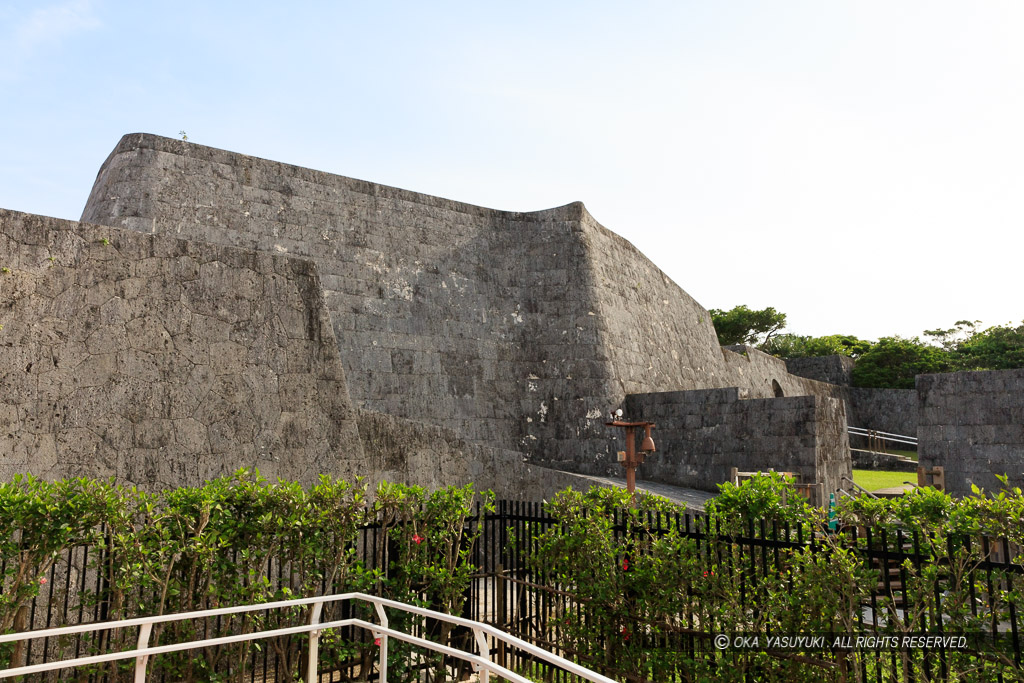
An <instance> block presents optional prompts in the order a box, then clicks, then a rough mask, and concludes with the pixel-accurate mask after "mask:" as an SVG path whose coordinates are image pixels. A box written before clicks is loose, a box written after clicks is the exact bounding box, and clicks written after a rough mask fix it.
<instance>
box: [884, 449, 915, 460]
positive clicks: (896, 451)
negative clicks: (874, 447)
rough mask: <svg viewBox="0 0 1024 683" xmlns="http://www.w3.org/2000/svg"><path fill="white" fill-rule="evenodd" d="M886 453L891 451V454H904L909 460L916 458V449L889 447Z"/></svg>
mask: <svg viewBox="0 0 1024 683" xmlns="http://www.w3.org/2000/svg"><path fill="white" fill-rule="evenodd" d="M886 453H892V454H893V455H905V456H907V457H908V458H910V459H911V460H917V451H901V450H900V449H898V448H889V449H887V450H886Z"/></svg>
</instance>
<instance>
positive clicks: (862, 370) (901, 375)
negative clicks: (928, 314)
mask: <svg viewBox="0 0 1024 683" xmlns="http://www.w3.org/2000/svg"><path fill="white" fill-rule="evenodd" d="M951 369H952V362H951V358H950V353H949V352H948V351H946V350H945V349H941V348H939V347H937V346H932V345H931V344H927V343H925V342H922V341H921V340H920V339H919V338H917V337H912V338H910V339H904V338H902V337H882V338H881V339H879V340H878V343H876V344H875V345H874V346H872V347H871V348H870V349H869V350H868V351H867V352H865V353H864V355H862V356H861V357H860V358H859V359H858V360H857V364H856V365H855V366H854V367H853V385H854V386H856V387H874V388H878V389H913V388H914V377H915V376H917V375H920V374H924V373H929V372H948V371H950V370H951Z"/></svg>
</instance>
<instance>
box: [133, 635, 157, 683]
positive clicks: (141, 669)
mask: <svg viewBox="0 0 1024 683" xmlns="http://www.w3.org/2000/svg"><path fill="white" fill-rule="evenodd" d="M152 632H153V624H152V622H150V623H148V624H143V625H142V627H141V628H140V629H139V640H138V641H137V642H136V645H135V649H136V650H145V649H148V648H149V635H150V633H152ZM148 664H149V655H140V656H139V657H136V658H135V683H145V681H146V666H147V665H148Z"/></svg>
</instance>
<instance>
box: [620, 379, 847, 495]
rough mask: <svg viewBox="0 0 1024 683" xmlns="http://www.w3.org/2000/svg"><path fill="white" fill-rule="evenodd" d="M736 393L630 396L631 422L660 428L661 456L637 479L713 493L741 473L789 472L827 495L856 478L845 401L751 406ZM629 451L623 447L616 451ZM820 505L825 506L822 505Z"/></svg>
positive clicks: (794, 400)
mask: <svg viewBox="0 0 1024 683" xmlns="http://www.w3.org/2000/svg"><path fill="white" fill-rule="evenodd" d="M748 393H749V392H748V391H747V390H741V389H738V388H731V389H711V390H701V391H677V392H663V393H647V394H631V395H630V396H628V397H627V399H626V406H627V413H628V415H629V418H630V419H631V420H638V421H641V420H642V421H649V422H655V423H656V424H657V428H656V429H655V431H654V434H653V435H654V437H655V443H656V444H657V448H658V450H657V452H656V453H654V454H653V455H651V456H648V458H647V460H646V462H645V463H644V464H643V465H642V466H641V467H640V468H639V469H638V470H637V478H638V479H641V480H653V481H659V482H665V483H669V484H674V485H676V486H687V487H693V488H702V489H705V490H715V486H716V485H717V484H719V483H721V482H724V481H728V480H729V472H730V469H731V468H733V467H736V468H738V469H739V470H741V471H759V470H760V471H765V470H768V469H769V468H773V469H775V470H777V471H789V472H795V473H798V474H800V481H801V482H803V483H809V482H821V483H822V484H823V491H824V494H825V496H826V497H827V495H828V494H829V493H833V492H835V491H836V490H838V488H839V487H840V485H841V482H840V478H841V477H842V476H843V475H846V476H850V475H851V468H850V457H849V442H848V440H847V436H846V428H845V427H846V420H845V414H844V408H843V403H842V401H841V400H839V399H836V398H829V397H819V396H795V397H790V398H777V399H749V400H748V399H746V398H745V396H747V395H748ZM618 448H619V449H620V450H625V444H624V443H621V445H619V446H618ZM820 502H821V501H819V503H820Z"/></svg>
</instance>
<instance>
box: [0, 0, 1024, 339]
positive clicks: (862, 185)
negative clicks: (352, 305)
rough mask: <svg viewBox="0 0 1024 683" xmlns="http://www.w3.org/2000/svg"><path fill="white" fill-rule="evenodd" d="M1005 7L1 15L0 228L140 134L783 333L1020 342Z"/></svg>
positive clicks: (1019, 43)
mask: <svg viewBox="0 0 1024 683" xmlns="http://www.w3.org/2000/svg"><path fill="white" fill-rule="evenodd" d="M1021 36H1024V2H1020V0H1008V1H1006V2H997V1H994V0H984V1H980V2H965V1H963V0H960V1H959V2H937V1H936V0H927V1H922V2H909V1H905V0H901V1H900V2H896V3H894V2H881V1H877V2H875V1H870V0H850V1H848V2H843V1H840V0H835V1H829V2H822V1H821V0H812V1H808V2H794V1H790V0H762V1H750V2H742V1H738V0H730V1H729V2H713V1H710V0H708V1H705V2H685V1H681V0H680V1H676V2H664V3H659V2H636V1H634V2H631V3H623V2H593V1H590V2H557V1H555V0H548V1H546V2H529V1H524V0H518V1H517V2H514V3H494V2H480V1H479V0H478V1H477V2H466V3H452V2H440V1H437V0H435V1H433V2H358V3H357V2H351V3H350V2H323V3H312V2H309V3H301V2H297V3H284V2H280V0H278V1H276V2H272V3H271V2H254V1H250V2H244V3H229V2H209V1H207V2H201V3H200V2H189V1H177V2H174V3H163V2H139V1H138V0H136V1H135V2H114V1H112V0H108V1H104V0H92V1H90V0H71V1H68V2H54V3H48V2H46V1H45V0H44V1H42V2H3V1H0V93H2V98H0V102H2V106H0V124H2V125H0V207H4V208H9V209H17V210H21V211H29V212H33V213H40V214H46V215H51V216H58V217H61V218H75V219H77V218H78V217H79V215H80V213H81V210H82V208H83V206H84V204H85V200H86V197H87V196H88V193H89V189H90V187H91V185H92V181H93V179H94V177H95V174H96V172H97V170H99V166H100V164H101V163H102V162H103V160H104V159H105V158H106V156H107V154H109V152H110V151H111V149H113V147H114V145H115V144H116V143H117V141H118V140H119V139H120V137H121V135H123V134H125V133H131V132H149V133H156V134H161V135H167V136H172V137H177V136H178V135H179V131H181V130H184V131H186V132H187V133H188V137H189V140H191V141H193V142H196V143H200V144H204V145H211V146H214V147H220V148H224V149H229V150H232V151H237V152H243V153H246V154H251V155H255V156H260V157H266V158H270V159H275V160H278V161H285V162H288V163H293V164H298V165H301V166H309V167H312V168H317V169H321V170H324V171H330V172H332V173H339V174H341V175H346V176H351V177H356V178H361V179H365V180H370V181H374V182H378V183H385V184H389V185H396V186H398V187H402V188H406V189H410V190H415V191H418V192H426V193H429V194H434V195H440V196H443V197H449V198H452V199H457V200H460V201H465V202H470V203H473V204H480V205H483V206H488V207H493V208H498V209H510V210H516V211H529V210H535V209H545V208H550V207H552V206H558V205H562V204H566V203H568V202H571V201H576V200H580V201H583V202H584V203H585V204H586V206H587V208H588V209H589V210H590V212H591V213H592V214H593V215H594V216H595V217H596V218H597V220H598V221H600V222H601V223H602V224H603V225H605V226H606V227H607V228H609V229H611V230H614V231H615V232H617V233H619V234H620V235H622V236H624V237H626V238H627V239H629V240H630V241H631V242H633V244H635V245H636V246H637V247H639V248H640V249H641V250H642V251H644V252H645V253H646V254H647V255H648V256H649V257H650V258H651V259H652V260H653V261H654V262H655V263H656V264H657V265H658V266H659V267H661V268H662V270H664V271H665V272H666V273H668V275H669V276H670V277H672V279H674V280H675V281H676V282H677V283H678V284H679V285H680V286H681V287H682V288H683V289H685V290H686V291H688V292H689V293H690V294H691V295H693V296H694V297H695V298H696V299H697V300H698V301H700V302H701V303H702V304H703V305H704V306H705V307H707V308H730V307H732V306H734V305H736V304H747V305H749V306H751V307H757V308H761V307H764V306H774V307H776V308H777V309H779V310H782V311H784V312H786V313H787V314H788V315H789V323H790V324H789V329H790V331H793V332H798V333H803V334H816V335H818V334H830V333H836V332H843V333H849V334H855V335H858V336H860V337H865V338H872V339H873V338H877V337H879V336H883V335H890V334H902V335H907V336H909V335H917V334H920V333H921V331H922V330H924V329H927V328H933V327H939V326H946V327H948V326H952V324H953V323H954V322H955V321H956V320H958V319H961V318H971V319H980V320H982V321H984V323H986V324H1003V323H1006V322H1010V321H1015V322H1019V321H1020V320H1021V319H1022V318H1024V305H1022V303H1021V294H1022V291H1024V287H1022V286H1021V284H1020V278H1021V270H1022V269H1021V262H1022V259H1024V253H1022V252H1024V250H1022V246H1024V238H1022V236H1021V228H1022V226H1024V40H1022V39H1021Z"/></svg>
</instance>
